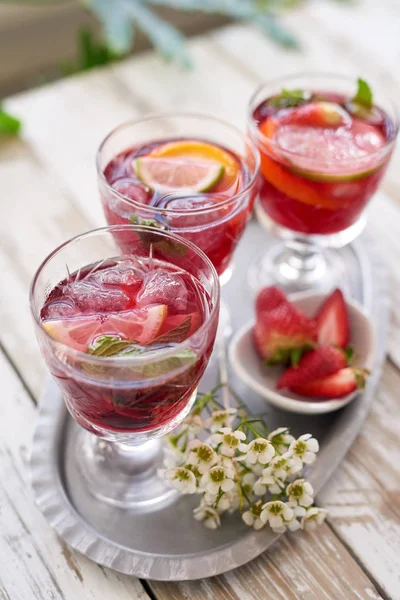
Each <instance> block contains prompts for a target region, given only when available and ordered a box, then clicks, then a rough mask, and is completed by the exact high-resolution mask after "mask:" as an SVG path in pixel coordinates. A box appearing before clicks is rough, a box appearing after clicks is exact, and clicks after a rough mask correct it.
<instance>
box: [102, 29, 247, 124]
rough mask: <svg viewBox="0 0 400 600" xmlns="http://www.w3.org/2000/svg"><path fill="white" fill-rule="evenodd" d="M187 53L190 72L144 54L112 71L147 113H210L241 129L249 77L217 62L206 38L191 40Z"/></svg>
mask: <svg viewBox="0 0 400 600" xmlns="http://www.w3.org/2000/svg"><path fill="white" fill-rule="evenodd" d="M190 52H191V56H192V58H193V60H194V62H195V69H194V70H191V71H190V70H182V69H181V68H179V67H177V66H176V65H174V64H165V63H164V62H162V61H161V60H160V58H159V57H157V56H156V55H154V54H153V53H148V54H146V55H143V56H142V57H140V58H139V57H138V58H133V59H130V60H127V61H124V62H122V63H120V64H117V65H116V66H114V67H113V72H114V74H115V76H116V77H117V78H118V80H119V81H120V82H121V83H122V84H123V85H124V86H126V88H127V89H129V90H130V92H131V93H132V96H133V97H134V98H139V99H140V100H141V103H142V105H143V107H145V108H146V109H147V110H148V111H176V112H181V111H195V112H196V111H198V112H201V113H210V114H213V115H217V116H220V117H222V118H224V119H227V120H229V121H231V122H232V123H234V124H236V125H237V126H238V127H242V128H244V125H245V118H246V105H247V102H248V101H249V98H250V96H251V93H252V91H253V89H254V81H253V80H252V78H250V77H248V76H247V74H241V73H240V71H239V70H238V69H237V68H236V67H235V66H234V65H232V64H230V63H229V62H227V61H224V60H223V59H221V57H220V56H219V54H218V51H217V49H215V48H213V46H212V43H211V40H210V39H208V38H207V37H199V38H197V39H195V40H193V41H192V42H191V44H190ZM206 134H207V132H205V135H206Z"/></svg>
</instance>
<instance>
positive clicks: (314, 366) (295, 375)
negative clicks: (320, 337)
mask: <svg viewBox="0 0 400 600" xmlns="http://www.w3.org/2000/svg"><path fill="white" fill-rule="evenodd" d="M346 366H347V361H346V357H345V355H344V352H342V351H341V350H339V349H338V348H334V347H333V346H320V347H319V348H316V349H315V350H311V351H310V352H307V354H305V355H304V356H303V357H302V358H301V360H300V362H299V364H298V365H297V366H296V367H290V368H289V369H287V370H286V371H285V372H284V373H283V375H281V377H280V378H279V379H278V383H277V386H276V387H277V388H278V389H280V388H293V387H297V386H302V385H304V384H306V383H308V382H309V381H314V380H315V379H321V378H323V377H327V376H328V375H333V373H337V372H338V371H340V369H344V368H345V367H346Z"/></svg>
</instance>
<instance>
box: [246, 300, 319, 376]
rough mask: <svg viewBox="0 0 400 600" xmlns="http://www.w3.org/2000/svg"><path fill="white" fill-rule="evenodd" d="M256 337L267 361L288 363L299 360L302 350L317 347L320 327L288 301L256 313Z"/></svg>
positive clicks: (261, 352) (257, 344) (269, 362)
mask: <svg viewBox="0 0 400 600" xmlns="http://www.w3.org/2000/svg"><path fill="white" fill-rule="evenodd" d="M253 336H254V341H255V345H256V348H257V350H258V353H259V354H260V356H261V358H263V359H264V360H265V361H267V363H268V364H271V365H274V364H287V363H288V362H290V361H292V362H296V361H297V362H298V359H299V357H300V356H301V353H302V352H303V351H304V350H306V349H310V348H312V347H313V346H314V342H315V341H316V339H317V330H316V324H315V322H314V321H313V320H312V319H309V318H308V317H306V316H305V315H304V314H303V313H302V312H301V311H300V310H298V309H297V308H296V307H295V306H293V304H291V303H290V302H289V301H287V300H285V301H282V302H281V303H280V304H278V306H276V307H275V308H274V309H272V310H270V311H269V312H267V311H263V312H261V313H259V314H258V315H257V321H256V325H255V327H254V331H253Z"/></svg>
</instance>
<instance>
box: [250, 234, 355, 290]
mask: <svg viewBox="0 0 400 600" xmlns="http://www.w3.org/2000/svg"><path fill="white" fill-rule="evenodd" d="M345 269H346V265H345V264H344V262H343V260H342V258H341V256H340V253H339V252H336V251H334V250H329V251H328V250H327V251H325V252H318V253H310V254H309V255H299V254H298V253H296V251H295V250H293V248H292V247H287V246H286V245H283V244H279V243H278V244H273V245H272V246H271V247H270V248H268V250H267V251H266V252H265V251H264V253H263V254H261V255H259V256H258V257H256V259H255V260H254V261H253V263H252V265H251V267H250V269H249V271H248V282H249V285H250V287H251V288H252V290H253V291H254V292H255V293H256V292H257V291H258V290H260V289H261V288H263V287H265V286H268V285H278V286H279V287H281V288H283V289H284V290H285V291H286V292H287V293H292V292H298V291H302V290H308V289H315V290H316V291H317V290H318V291H328V290H330V289H332V288H333V287H335V286H338V285H339V284H340V282H341V278H342V275H343V273H344V272H345Z"/></svg>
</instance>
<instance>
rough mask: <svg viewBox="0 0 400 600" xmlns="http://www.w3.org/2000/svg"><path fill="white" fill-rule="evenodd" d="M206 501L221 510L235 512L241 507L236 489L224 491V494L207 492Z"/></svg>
mask: <svg viewBox="0 0 400 600" xmlns="http://www.w3.org/2000/svg"><path fill="white" fill-rule="evenodd" d="M204 502H205V503H206V504H207V505H209V506H214V508H216V509H217V510H218V511H219V512H223V511H225V510H228V511H230V512H233V511H235V510H237V509H238V508H239V504H240V502H239V496H238V495H237V493H236V492H235V490H234V489H232V490H230V491H229V492H223V493H222V494H211V493H210V492H206V493H205V494H204Z"/></svg>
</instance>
